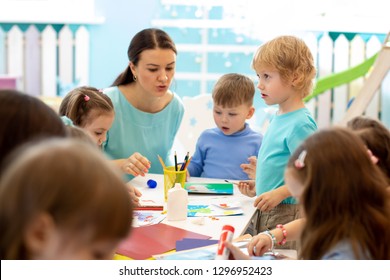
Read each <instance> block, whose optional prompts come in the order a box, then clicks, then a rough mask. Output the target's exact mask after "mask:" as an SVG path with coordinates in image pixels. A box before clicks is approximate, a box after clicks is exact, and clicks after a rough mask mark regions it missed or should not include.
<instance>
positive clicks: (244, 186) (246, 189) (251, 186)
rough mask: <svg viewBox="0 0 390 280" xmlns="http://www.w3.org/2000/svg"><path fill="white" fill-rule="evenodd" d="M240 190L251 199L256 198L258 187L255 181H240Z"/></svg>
mask: <svg viewBox="0 0 390 280" xmlns="http://www.w3.org/2000/svg"><path fill="white" fill-rule="evenodd" d="M238 189H239V190H240V192H241V193H242V194H244V195H246V196H249V197H254V196H256V185H255V181H254V180H248V181H240V182H239V183H238Z"/></svg>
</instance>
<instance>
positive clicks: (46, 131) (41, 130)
mask: <svg viewBox="0 0 390 280" xmlns="http://www.w3.org/2000/svg"><path fill="white" fill-rule="evenodd" d="M65 136H66V129H65V126H64V124H63V123H62V121H61V119H60V118H59V117H58V115H57V114H56V113H55V112H54V111H53V109H51V108H50V107H49V106H47V105H46V104H45V103H43V102H42V101H41V100H40V99H38V98H36V97H34V96H31V95H27V94H25V93H23V92H19V91H15V90H0V172H1V169H2V165H3V161H4V159H5V158H6V157H7V155H8V154H9V153H10V152H12V151H13V150H14V149H15V148H17V147H18V146H20V145H22V144H24V143H26V142H29V141H31V140H34V139H39V138H48V137H65Z"/></svg>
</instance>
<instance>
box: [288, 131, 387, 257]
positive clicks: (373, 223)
mask: <svg viewBox="0 0 390 280" xmlns="http://www.w3.org/2000/svg"><path fill="white" fill-rule="evenodd" d="M285 182H286V185H287V187H288V189H289V190H290V192H291V194H292V195H293V196H294V197H296V198H297V199H298V200H299V202H300V203H301V204H302V206H303V211H304V215H305V216H306V219H307V222H306V226H305V229H304V231H303V234H302V247H301V249H302V257H303V258H304V259H319V258H321V257H322V256H323V255H324V254H325V253H326V252H327V251H328V250H329V249H331V248H332V247H333V246H335V245H336V244H337V243H339V242H341V241H343V240H345V239H347V240H348V241H350V242H351V244H352V246H353V249H354V253H355V255H356V256H359V253H360V257H363V256H362V255H361V251H359V249H362V250H363V252H365V253H370V254H371V256H372V257H374V258H378V257H380V256H382V257H384V256H387V257H389V252H390V251H389V250H390V247H389V246H390V244H389V245H387V247H386V249H387V250H388V251H387V252H386V253H384V251H380V250H376V249H373V248H374V247H378V246H377V240H388V238H389V235H390V220H389V219H388V217H389V216H388V215H390V212H389V210H390V208H389V201H388V197H387V192H386V185H387V182H386V179H385V177H384V175H383V174H382V172H381V171H380V170H379V168H378V167H377V166H375V165H374V163H373V162H372V161H371V159H370V157H369V154H368V151H367V148H366V147H365V146H364V144H363V142H362V140H361V139H360V138H359V137H358V136H356V135H355V134H354V133H353V132H352V131H350V130H347V129H341V128H334V129H328V130H322V131H318V132H316V133H315V134H313V135H311V136H310V137H308V138H307V139H306V140H305V141H304V142H303V144H302V145H301V146H300V147H298V149H297V150H296V151H295V152H294V154H293V155H292V156H291V158H290V160H289V162H288V165H287V168H286V173H285ZM386 227H387V228H386Z"/></svg>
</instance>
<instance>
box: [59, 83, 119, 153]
mask: <svg viewBox="0 0 390 280" xmlns="http://www.w3.org/2000/svg"><path fill="white" fill-rule="evenodd" d="M60 114H61V115H65V116H67V117H68V118H69V119H71V120H72V122H73V124H74V125H76V126H80V127H82V128H83V129H84V130H86V131H87V132H88V133H89V134H90V135H91V136H92V137H93V139H95V141H96V143H97V145H98V146H101V145H102V143H103V142H104V141H106V139H107V131H108V130H109V129H110V128H111V126H112V123H113V121H114V117H115V114H114V106H113V104H112V102H111V99H110V98H109V97H108V96H107V95H105V94H104V93H102V92H100V91H99V90H97V89H96V88H93V87H84V86H83V87H78V88H75V89H74V90H72V91H70V92H69V93H68V95H67V96H65V98H64V100H63V101H62V104H61V106H60Z"/></svg>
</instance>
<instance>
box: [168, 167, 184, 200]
mask: <svg viewBox="0 0 390 280" xmlns="http://www.w3.org/2000/svg"><path fill="white" fill-rule="evenodd" d="M186 176H187V170H183V171H175V167H174V166H167V167H166V168H164V199H165V201H167V200H168V190H169V189H171V188H173V187H174V186H175V183H180V185H181V187H182V188H184V184H185V182H186Z"/></svg>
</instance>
